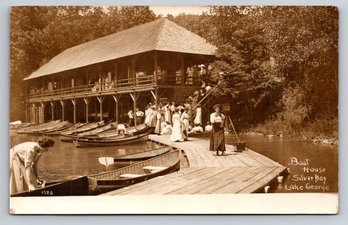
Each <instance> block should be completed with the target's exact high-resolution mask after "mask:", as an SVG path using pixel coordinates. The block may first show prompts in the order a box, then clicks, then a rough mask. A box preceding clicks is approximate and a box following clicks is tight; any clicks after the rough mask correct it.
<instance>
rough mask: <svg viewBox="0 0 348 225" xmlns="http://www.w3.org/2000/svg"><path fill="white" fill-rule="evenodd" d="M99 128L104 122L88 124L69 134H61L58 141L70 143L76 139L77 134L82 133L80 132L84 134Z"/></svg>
mask: <svg viewBox="0 0 348 225" xmlns="http://www.w3.org/2000/svg"><path fill="white" fill-rule="evenodd" d="M101 126H104V121H101V122H97V123H90V124H87V125H86V126H83V127H81V128H78V129H76V130H75V131H70V132H67V133H69V134H67V133H65V132H64V133H63V132H62V133H61V134H60V135H59V136H60V140H61V141H66V142H72V141H73V140H74V138H76V137H77V136H76V135H77V134H78V133H82V132H86V131H89V130H93V129H95V128H98V127H101Z"/></svg>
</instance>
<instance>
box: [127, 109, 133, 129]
mask: <svg viewBox="0 0 348 225" xmlns="http://www.w3.org/2000/svg"><path fill="white" fill-rule="evenodd" d="M128 118H129V121H128V124H129V126H134V113H133V110H129V112H128Z"/></svg>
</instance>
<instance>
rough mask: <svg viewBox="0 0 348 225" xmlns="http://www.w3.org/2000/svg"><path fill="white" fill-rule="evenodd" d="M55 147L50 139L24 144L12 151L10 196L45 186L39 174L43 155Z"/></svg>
mask: <svg viewBox="0 0 348 225" xmlns="http://www.w3.org/2000/svg"><path fill="white" fill-rule="evenodd" d="M53 146H54V141H53V140H52V139H50V138H41V139H40V140H39V141H38V142H24V143H21V144H18V145H16V146H14V147H13V148H11V149H10V194H15V193H18V192H23V191H28V190H29V191H32V190H35V189H37V188H39V187H40V186H42V185H43V183H44V182H43V181H41V180H40V179H39V176H38V173H37V164H38V161H39V160H40V157H41V155H42V154H43V153H44V152H46V151H47V150H48V149H49V148H51V147H53Z"/></svg>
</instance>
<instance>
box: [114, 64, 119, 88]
mask: <svg viewBox="0 0 348 225" xmlns="http://www.w3.org/2000/svg"><path fill="white" fill-rule="evenodd" d="M117 73H118V62H116V63H115V87H116V88H117V86H118V76H117Z"/></svg>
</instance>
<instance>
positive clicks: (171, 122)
mask: <svg viewBox="0 0 348 225" xmlns="http://www.w3.org/2000/svg"><path fill="white" fill-rule="evenodd" d="M213 108H214V112H213V113H211V114H210V121H209V122H208V124H207V126H206V127H205V131H206V132H210V133H211V136H210V146H209V149H210V151H214V152H216V155H220V153H221V155H224V154H225V151H226V147H225V136H224V124H225V115H224V114H222V113H221V105H219V104H217V105H214V107H213ZM135 115H136V117H141V118H142V117H143V116H145V124H146V125H147V126H151V127H155V130H154V132H155V133H157V134H166V135H170V140H171V141H174V142H175V141H185V140H188V134H189V130H190V128H189V127H190V123H189V120H190V115H189V113H188V109H187V108H185V107H183V106H182V105H175V103H172V104H167V105H165V106H161V107H159V108H156V107H154V106H153V105H152V104H151V103H150V104H149V105H148V106H147V108H146V111H145V113H143V112H141V111H140V110H139V109H137V111H136V114H135ZM196 116H197V115H196ZM200 116H201V115H200ZM133 120H134V117H133ZM195 122H201V118H197V117H196V118H195ZM198 127H200V126H195V127H194V128H192V130H194V129H195V128H196V131H198V132H202V128H198ZM53 146H54V141H53V140H52V139H50V138H46V137H43V138H41V139H39V141H38V142H25V143H22V144H18V145H16V146H14V147H13V148H11V149H10V194H14V193H18V192H23V191H27V190H29V191H33V190H36V189H37V188H40V187H43V186H44V185H45V182H44V181H42V180H40V179H39V176H38V172H37V165H38V161H39V159H40V157H41V156H42V154H43V153H45V152H47V150H48V149H49V148H52V147H53Z"/></svg>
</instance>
